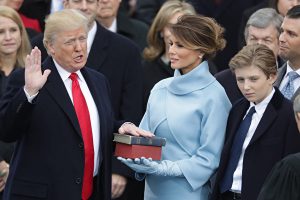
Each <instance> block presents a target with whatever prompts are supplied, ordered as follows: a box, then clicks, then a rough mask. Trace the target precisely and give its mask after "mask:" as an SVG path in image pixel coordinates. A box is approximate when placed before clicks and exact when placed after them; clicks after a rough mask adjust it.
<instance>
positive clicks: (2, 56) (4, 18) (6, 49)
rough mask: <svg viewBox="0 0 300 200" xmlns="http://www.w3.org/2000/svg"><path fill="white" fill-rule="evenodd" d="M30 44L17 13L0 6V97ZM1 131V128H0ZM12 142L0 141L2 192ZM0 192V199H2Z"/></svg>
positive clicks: (23, 60) (0, 180)
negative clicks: (10, 75)
mask: <svg viewBox="0 0 300 200" xmlns="http://www.w3.org/2000/svg"><path fill="white" fill-rule="evenodd" d="M30 50H31V46H30V43H29V40H28V36H27V33H26V30H25V28H24V25H23V23H22V20H21V18H20V17H19V15H18V13H17V12H16V11H15V10H14V9H12V8H10V7H6V6H0V97H1V96H2V94H3V91H4V89H5V87H6V84H7V78H8V76H9V74H10V73H11V72H12V71H13V70H14V69H15V68H17V67H24V66H25V57H26V55H27V54H29V52H30ZM0 131H1V130H0ZM12 153H13V144H8V143H4V142H1V141H0V174H1V176H0V192H1V193H2V191H3V189H4V186H5V182H6V179H7V176H8V172H9V161H10V158H11V156H12ZM1 196H2V194H0V199H2V197H1Z"/></svg>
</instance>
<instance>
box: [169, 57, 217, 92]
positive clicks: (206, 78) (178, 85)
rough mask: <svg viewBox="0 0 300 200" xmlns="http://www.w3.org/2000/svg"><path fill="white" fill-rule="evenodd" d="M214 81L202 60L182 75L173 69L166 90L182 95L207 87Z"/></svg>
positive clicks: (206, 64)
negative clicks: (172, 75)
mask: <svg viewBox="0 0 300 200" xmlns="http://www.w3.org/2000/svg"><path fill="white" fill-rule="evenodd" d="M214 81H215V78H214V77H213V76H212V75H211V74H210V73H209V68H208V63H207V62H206V61H203V62H202V63H201V64H200V65H198V66H197V67H196V68H195V69H193V70H192V71H190V72H189V73H187V74H184V75H182V74H181V73H180V71H179V70H175V72H174V78H173V79H172V81H171V83H170V84H169V85H168V90H169V91H170V92H171V93H173V94H178V95H184V94H188V93H191V92H193V91H195V90H199V89H202V88H205V87H207V86H208V85H210V84H211V83H213V82H214Z"/></svg>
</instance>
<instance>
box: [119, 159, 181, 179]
mask: <svg viewBox="0 0 300 200" xmlns="http://www.w3.org/2000/svg"><path fill="white" fill-rule="evenodd" d="M118 160H120V161H121V162H122V163H124V164H125V165H127V166H128V167H130V168H131V169H133V170H134V171H136V172H138V173H143V174H154V175H157V176H183V174H182V171H181V169H180V168H179V166H178V164H177V163H176V162H173V161H170V160H163V161H159V162H156V161H152V159H151V158H148V159H147V158H144V157H141V158H135V159H134V160H132V159H130V158H127V159H125V158H122V157H118Z"/></svg>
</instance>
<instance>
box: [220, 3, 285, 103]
mask: <svg viewBox="0 0 300 200" xmlns="http://www.w3.org/2000/svg"><path fill="white" fill-rule="evenodd" d="M282 21H283V17H282V16H281V15H280V14H278V13H277V12H276V10H275V9H273V8H262V9H259V10H258V11H256V12H255V13H253V14H252V15H251V17H250V18H249V20H248V22H247V24H246V27H245V30H244V38H245V40H246V44H247V45H250V44H264V45H266V46H267V47H269V48H270V49H271V50H272V51H273V53H274V55H275V57H276V58H277V67H278V68H279V67H281V66H282V65H283V64H284V60H283V59H281V58H280V56H279V55H278V54H279V35H280V31H281V24H282ZM215 77H216V79H217V80H218V81H219V82H220V83H221V85H222V86H223V87H224V89H225V91H226V93H227V95H228V97H229V99H230V101H231V103H232V104H233V103H234V102H235V101H237V100H238V99H240V98H242V97H243V94H242V93H241V91H240V90H239V88H238V85H237V82H236V78H235V75H234V73H232V71H231V70H230V69H225V70H223V71H221V72H218V73H217V74H215Z"/></svg>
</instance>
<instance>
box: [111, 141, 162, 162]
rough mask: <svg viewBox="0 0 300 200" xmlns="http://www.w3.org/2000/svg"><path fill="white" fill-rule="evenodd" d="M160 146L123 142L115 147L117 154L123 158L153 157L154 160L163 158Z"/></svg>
mask: <svg viewBox="0 0 300 200" xmlns="http://www.w3.org/2000/svg"><path fill="white" fill-rule="evenodd" d="M161 150H162V147H161V146H160V147H159V146H147V145H129V144H123V143H117V144H116V149H115V156H120V157H123V158H132V159H134V158H141V157H145V158H152V159H153V160H160V159H161Z"/></svg>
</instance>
